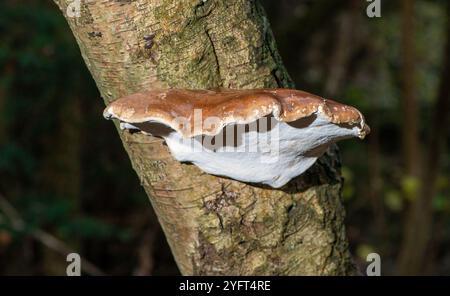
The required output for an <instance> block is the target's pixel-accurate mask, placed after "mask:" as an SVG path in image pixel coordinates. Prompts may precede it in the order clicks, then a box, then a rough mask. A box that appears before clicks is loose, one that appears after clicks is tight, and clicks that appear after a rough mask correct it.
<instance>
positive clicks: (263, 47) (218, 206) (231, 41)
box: [54, 0, 355, 275]
mask: <svg viewBox="0 0 450 296" xmlns="http://www.w3.org/2000/svg"><path fill="white" fill-rule="evenodd" d="M54 1H55V2H56V3H57V4H58V6H59V7H60V9H61V11H62V12H63V13H64V15H65V16H66V18H67V21H68V23H69V25H70V27H71V29H72V31H73V34H74V36H75V38H76V40H77V42H78V44H79V46H80V49H81V54H82V56H83V58H84V60H85V62H86V65H87V66H88V68H89V70H90V72H91V73H92V76H93V78H94V79H95V81H96V83H97V86H98V88H99V90H100V92H101V95H102V97H103V98H104V100H105V103H108V102H111V101H112V100H114V99H116V98H118V97H121V96H123V95H127V94H131V93H133V92H137V91H141V90H145V89H151V88H155V87H159V88H161V87H162V88H171V87H177V88H194V89H205V88H213V87H218V86H221V87H226V88H261V87H292V86H293V84H292V82H291V80H290V78H289V76H288V74H287V72H286V70H285V68H284V66H283V64H282V62H281V59H280V57H279V54H278V52H277V49H276V45H275V41H274V38H273V36H272V32H271V30H270V26H269V23H268V21H267V19H266V17H265V14H264V12H263V10H262V8H261V6H260V4H259V3H258V2H255V1H248V0H114V1H112V0H111V1H107V0H105V1H100V0H98V1H93V0H84V1H81V10H80V15H79V17H73V18H72V17H69V16H68V15H67V8H68V6H70V5H71V4H72V5H73V3H74V2H73V0H54ZM75 2H76V1H75ZM149 36H150V37H149ZM153 36H154V37H153ZM144 37H145V38H144ZM152 37H153V38H152ZM99 116H101V115H100V114H99ZM119 135H120V137H121V139H122V142H123V145H124V147H125V149H126V151H127V153H128V155H129V157H130V160H131V163H132V166H133V168H134V169H135V171H136V172H137V174H138V176H139V178H140V180H141V183H142V186H143V187H144V188H145V191H146V192H147V194H148V196H149V199H150V201H151V203H152V205H153V208H154V210H155V212H156V213H157V215H158V219H159V221H160V223H161V226H162V228H163V230H164V232H165V234H166V237H167V240H168V242H169V245H170V247H171V249H172V253H173V254H174V256H175V259H176V262H177V264H178V267H179V268H180V271H181V273H182V274H184V275H222V274H223V275H349V274H354V273H355V268H354V266H353V264H352V261H351V258H350V255H349V252H348V243H347V239H346V235H345V228H344V223H343V220H344V208H343V206H342V203H341V199H340V191H341V186H342V179H341V177H340V173H339V165H340V164H339V160H338V155H337V151H336V148H335V147H334V148H333V149H331V150H330V151H329V152H327V154H326V155H325V156H324V157H322V158H321V159H320V160H319V161H318V163H317V164H316V165H314V167H312V168H311V169H310V170H309V171H308V172H307V173H306V174H304V175H303V176H301V177H299V178H297V179H296V180H294V181H292V182H291V183H290V184H289V185H287V186H285V187H284V188H282V189H281V190H275V189H270V188H265V187H257V186H251V185H248V184H244V183H240V182H237V181H233V180H230V179H225V178H219V177H215V176H211V175H208V174H205V173H203V172H201V171H200V170H199V169H198V168H196V167H195V166H193V165H189V164H180V163H179V162H177V161H175V160H174V159H173V158H172V157H171V155H170V153H169V151H168V150H167V147H166V146H165V145H164V144H163V141H162V140H161V139H158V138H152V137H148V136H144V135H141V134H130V133H128V132H123V131H120V130H119ZM98 136H99V137H101V135H98ZM99 153H101V152H99Z"/></svg>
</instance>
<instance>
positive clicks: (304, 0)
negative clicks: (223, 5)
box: [0, 0, 450, 275]
mask: <svg viewBox="0 0 450 296" xmlns="http://www.w3.org/2000/svg"><path fill="white" fill-rule="evenodd" d="M261 2H262V3H263V5H264V6H265V8H266V11H267V13H268V16H269V19H270V21H271V25H272V29H273V31H274V34H275V38H276V39H277V42H278V47H279V50H280V53H281V55H282V57H283V60H284V63H285V65H286V66H287V68H288V72H289V73H290V74H291V76H292V78H293V79H294V80H295V82H296V85H297V87H298V88H299V89H303V90H306V91H310V92H313V93H317V94H321V95H323V96H324V97H331V98H335V99H337V100H338V101H342V102H344V103H346V104H350V105H354V106H356V107H358V108H359V109H360V110H361V111H362V112H363V113H364V114H366V115H367V121H368V122H369V124H370V125H371V128H372V134H371V135H370V136H369V137H368V138H367V140H366V141H364V142H357V141H347V142H342V143H340V144H339V146H340V147H341V148H342V149H341V153H342V158H343V165H344V167H343V174H344V177H345V186H344V192H343V196H344V202H345V204H346V209H347V221H346V224H347V232H348V236H349V240H350V244H351V248H352V253H353V254H354V256H355V259H356V260H357V262H358V263H359V265H360V266H361V267H364V265H365V264H366V262H365V257H366V255H367V254H368V253H370V252H377V253H379V254H380V255H381V258H382V270H383V274H447V275H449V274H450V251H449V250H450V153H449V151H448V147H449V142H450V135H449V128H448V126H449V125H450V123H449V120H448V118H449V108H450V107H449V77H450V75H449V72H448V71H449V68H450V66H449V55H450V53H449V46H448V45H446V43H448V41H447V40H448V39H449V37H448V35H449V31H450V30H449V12H448V10H449V8H448V6H449V4H448V1H444V0H416V1H413V0H398V1H382V17H381V18H368V17H367V15H366V6H367V5H368V2H366V1H362V0H361V1H360V0H346V1H330V0H314V1H312V0H277V1H274V0H264V1H261ZM0 37H1V38H0V40H1V43H0V274H9V275H12V274H14V275H16V274H27V275H28V274H31V275H40V274H64V273H65V268H66V262H65V255H63V254H65V253H66V251H67V250H75V251H77V252H79V253H80V254H81V255H82V256H83V257H84V258H85V259H87V260H89V261H90V262H91V263H92V266H88V267H86V269H85V270H84V272H85V273H87V274H101V273H105V274H113V275H126V274H141V275H149V274H153V275H166V274H178V270H177V268H176V266H175V263H174V261H173V259H172V255H171V254H170V250H169V247H168V246H167V244H166V242H165V239H164V236H163V234H162V231H161V230H160V227H159V225H158V222H157V221H156V218H155V215H154V214H153V212H152V210H151V207H150V206H149V204H148V200H147V197H146V195H145V193H144V192H143V190H142V189H141V187H140V184H139V181H138V180H137V178H136V176H135V173H134V171H133V170H132V168H131V166H130V165H129V160H128V158H127V156H126V153H124V151H123V148H122V145H121V143H120V140H119V139H118V137H117V134H116V131H115V130H114V127H113V125H112V124H110V123H108V122H106V121H104V120H103V118H102V116H101V114H102V110H103V105H102V102H101V100H99V99H98V97H99V94H98V92H97V90H96V86H95V84H94V82H93V80H92V78H91V77H90V74H89V73H88V71H87V69H86V68H85V66H84V63H83V61H82V59H81V56H80V54H79V50H78V48H77V45H76V42H75V40H74V39H73V37H72V34H71V32H70V30H69V28H68V25H67V23H66V22H65V20H64V18H63V16H62V15H61V14H60V12H59V11H58V9H57V7H56V6H55V5H54V4H53V3H52V1H49V0H28V1H24V0H3V1H2V2H0ZM93 102H94V103H93ZM97 135H102V136H101V137H98V136H97Z"/></svg>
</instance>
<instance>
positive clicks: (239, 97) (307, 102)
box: [103, 88, 370, 138]
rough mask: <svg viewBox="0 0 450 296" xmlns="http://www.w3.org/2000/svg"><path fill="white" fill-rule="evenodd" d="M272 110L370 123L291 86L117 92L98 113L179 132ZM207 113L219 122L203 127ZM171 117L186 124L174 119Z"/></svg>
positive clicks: (284, 117)
mask: <svg viewBox="0 0 450 296" xmlns="http://www.w3.org/2000/svg"><path fill="white" fill-rule="evenodd" d="M198 109H200V110H201V113H202V114H201V118H202V119H201V120H202V122H201V123H202V128H200V129H198V128H194V117H195V116H194V113H195V110H198ZM270 114H272V115H273V116H274V117H275V118H276V119H277V120H278V121H284V122H293V121H296V120H298V119H301V118H304V117H308V116H311V115H313V114H323V115H324V116H325V117H326V118H327V119H328V120H329V121H330V122H332V123H334V124H340V125H350V126H355V125H357V126H360V129H361V131H360V134H359V137H360V138H364V137H365V135H366V134H368V133H369V131H370V129H369V127H368V126H367V125H366V124H365V121H364V117H363V115H362V114H361V113H360V112H359V111H358V110H357V109H356V108H354V107H351V106H347V105H344V104H340V103H338V102H335V101H332V100H328V99H323V98H321V97H319V96H316V95H313V94H310V93H307V92H304V91H300V90H295V89H281V88H280V89H252V90H231V89H220V90H215V91H212V90H188V89H165V90H151V91H146V92H140V93H135V94H132V95H129V96H125V97H122V98H120V99H118V100H116V101H114V102H112V103H111V104H109V105H108V106H107V107H106V109H105V111H104V114H103V115H104V116H105V118H107V119H110V118H117V119H119V120H120V121H122V122H126V123H130V124H133V123H143V122H149V121H153V122H160V123H162V124H165V125H167V126H170V127H171V128H173V129H174V130H176V131H177V132H179V133H180V134H182V135H183V136H184V137H194V136H197V135H201V134H203V135H211V136H213V135H216V134H218V133H219V132H220V131H221V130H222V128H223V127H224V126H226V125H228V124H233V123H235V124H247V123H250V122H253V121H255V120H257V119H259V118H262V117H264V116H268V115H270ZM209 117H216V118H219V121H220V123H221V124H220V125H219V126H212V127H206V128H205V127H204V126H203V123H204V122H203V121H204V120H205V119H206V118H209ZM177 118H186V119H187V120H188V122H190V124H189V125H188V126H185V125H180V124H179V121H177V120H176V119H177Z"/></svg>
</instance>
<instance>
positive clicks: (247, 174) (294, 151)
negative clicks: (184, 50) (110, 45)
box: [104, 89, 369, 188]
mask: <svg viewBox="0 0 450 296" xmlns="http://www.w3.org/2000/svg"><path fill="white" fill-rule="evenodd" d="M104 117H105V118H106V119H119V120H120V127H121V128H122V129H128V130H136V131H140V132H143V133H145V134H150V135H153V136H157V137H162V138H163V139H164V140H165V141H166V143H167V146H168V147H169V150H170V152H171V153H172V155H173V157H175V159H177V160H178V161H180V162H190V163H193V164H195V165H196V166H198V167H199V168H200V169H202V170H203V171H204V172H206V173H209V174H213V175H220V176H225V177H229V178H232V179H235V180H239V181H242V182H250V183H263V184H267V185H269V186H271V187H274V188H279V187H282V186H283V185H285V184H286V183H288V182H289V181H290V180H291V179H292V178H294V177H296V176H298V175H300V174H302V173H303V172H304V171H306V170H307V169H308V168H309V167H310V166H311V165H313V164H314V162H315V161H316V160H317V158H318V157H320V156H321V155H322V154H323V153H324V152H325V151H326V149H327V148H328V147H329V146H330V145H331V144H332V143H334V142H336V141H338V140H341V139H346V138H351V137H358V138H361V139H363V138H364V137H365V136H366V134H368V133H369V127H368V126H367V125H366V123H365V121H364V117H363V115H362V114H361V113H360V112H359V111H358V110H357V109H355V108H354V107H351V106H347V105H343V104H340V103H337V102H335V101H332V100H327V99H323V98H321V97H318V96H315V95H312V94H309V93H307V92H303V91H299V90H294V89H253V90H225V89H220V90H217V91H212V90H187V89H166V90H151V91H147V92H141V93H135V94H132V95H129V96H126V97H123V98H120V99H118V100H116V101H114V102H112V103H111V104H109V105H108V106H107V107H106V109H105V111H104Z"/></svg>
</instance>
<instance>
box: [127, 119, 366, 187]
mask: <svg viewBox="0 0 450 296" xmlns="http://www.w3.org/2000/svg"><path fill="white" fill-rule="evenodd" d="M270 120H271V122H272V128H270V129H267V128H264V127H265V126H267V125H266V123H265V122H267V118H262V119H259V120H258V124H260V128H256V124H257V122H256V121H255V122H254V123H251V124H250V125H247V130H246V129H245V125H232V126H227V127H226V128H224V130H223V132H222V133H221V134H219V135H217V136H214V139H215V142H214V141H212V139H213V137H211V136H197V137H195V138H183V137H182V136H181V135H180V134H179V133H178V132H176V131H174V130H172V129H170V130H169V132H167V131H166V132H165V133H164V134H162V135H158V134H156V133H155V132H154V131H152V132H151V133H152V134H154V135H156V136H162V137H163V138H164V139H165V140H166V143H167V145H168V147H169V149H170V151H171V153H172V155H173V156H174V157H175V158H176V159H177V160H178V161H181V162H191V163H193V164H195V165H196V166H198V167H199V168H200V169H202V170H203V171H205V172H206V173H209V174H213V175H220V176H226V177H229V178H232V179H235V180H239V181H243V182H251V183H263V184H267V185H269V186H271V187H274V188H279V187H281V186H283V185H285V184H286V183H287V182H289V181H290V180H291V179H292V178H294V177H296V176H298V175H300V174H302V173H303V172H304V171H306V170H307V169H308V168H309V167H310V166H312V165H313V164H314V162H315V161H316V160H317V158H318V157H320V156H321V155H322V154H323V153H324V152H325V151H326V149H327V148H328V146H329V145H330V144H331V143H333V142H336V141H337V140H340V139H345V138H350V137H358V135H359V132H360V130H361V129H360V127H359V126H352V127H348V126H347V127H345V126H340V125H336V124H333V123H330V122H329V119H327V118H326V117H325V116H323V115H321V114H317V115H312V116H310V117H308V118H303V119H301V120H299V121H296V122H291V123H286V122H279V121H276V120H275V119H274V118H273V117H270ZM264 121H265V122H264ZM149 124H152V123H149ZM261 126H262V128H261ZM122 128H126V129H142V130H143V131H144V129H143V128H141V127H139V128H138V127H136V126H133V125H130V124H126V123H124V124H123V125H122ZM233 132H234V136H230V135H233ZM224 135H225V136H226V137H223V136H224ZM224 138H225V140H221V139H224ZM230 142H231V143H230Z"/></svg>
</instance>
